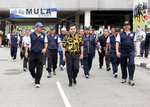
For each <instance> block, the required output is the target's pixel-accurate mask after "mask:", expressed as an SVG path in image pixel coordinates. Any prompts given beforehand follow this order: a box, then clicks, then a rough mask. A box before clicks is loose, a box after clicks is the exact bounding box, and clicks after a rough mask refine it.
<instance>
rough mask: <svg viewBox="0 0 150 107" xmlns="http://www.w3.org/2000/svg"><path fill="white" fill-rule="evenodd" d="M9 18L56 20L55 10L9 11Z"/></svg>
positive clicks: (24, 9) (28, 9)
mask: <svg viewBox="0 0 150 107" xmlns="http://www.w3.org/2000/svg"><path fill="white" fill-rule="evenodd" d="M10 18H57V8H21V9H19V8H15V9H10Z"/></svg>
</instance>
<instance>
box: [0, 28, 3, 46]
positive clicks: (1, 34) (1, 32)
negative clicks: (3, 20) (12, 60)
mask: <svg viewBox="0 0 150 107" xmlns="http://www.w3.org/2000/svg"><path fill="white" fill-rule="evenodd" d="M2 36H3V31H2V30H0V48H1V47H2Z"/></svg>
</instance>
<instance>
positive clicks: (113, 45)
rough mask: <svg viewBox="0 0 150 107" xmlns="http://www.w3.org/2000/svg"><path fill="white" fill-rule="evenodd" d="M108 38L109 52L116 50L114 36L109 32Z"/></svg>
mask: <svg viewBox="0 0 150 107" xmlns="http://www.w3.org/2000/svg"><path fill="white" fill-rule="evenodd" d="M109 38H110V52H116V37H115V36H114V35H113V34H111V35H109Z"/></svg>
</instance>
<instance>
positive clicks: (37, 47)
mask: <svg viewBox="0 0 150 107" xmlns="http://www.w3.org/2000/svg"><path fill="white" fill-rule="evenodd" d="M30 39H31V52H33V53H37V52H41V51H42V50H43V49H44V44H45V43H44V41H45V33H42V32H41V35H40V36H39V37H38V36H37V34H36V33H35V32H33V33H31V34H30Z"/></svg>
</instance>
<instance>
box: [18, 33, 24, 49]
mask: <svg viewBox="0 0 150 107" xmlns="http://www.w3.org/2000/svg"><path fill="white" fill-rule="evenodd" d="M19 37H20V43H19V45H20V47H21V45H22V40H23V37H24V35H20V36H19Z"/></svg>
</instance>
